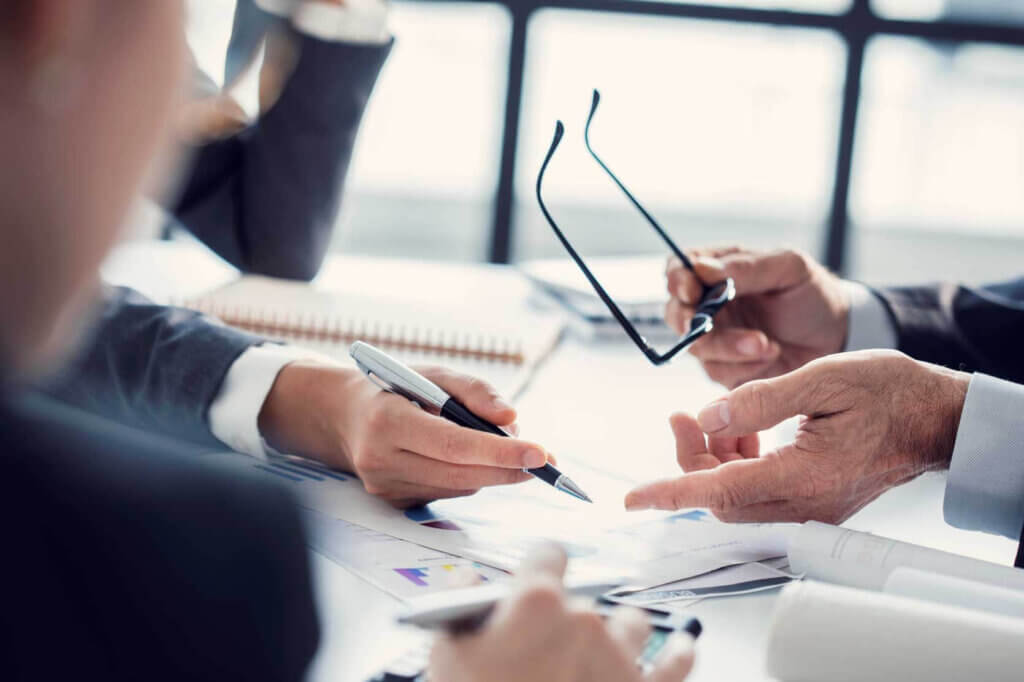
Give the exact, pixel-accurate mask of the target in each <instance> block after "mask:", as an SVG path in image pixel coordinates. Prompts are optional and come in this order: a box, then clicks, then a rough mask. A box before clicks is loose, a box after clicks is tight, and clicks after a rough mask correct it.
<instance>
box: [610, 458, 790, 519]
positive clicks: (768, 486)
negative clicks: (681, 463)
mask: <svg viewBox="0 0 1024 682" xmlns="http://www.w3.org/2000/svg"><path fill="white" fill-rule="evenodd" d="M787 474H788V471H787V470H786V465H785V463H784V460H783V458H781V457H777V456H775V457H759V458H757V459H743V460H737V461H733V462H727V463H725V464H722V465H721V466H718V467H715V468H714V469H708V470H705V471H695V472H693V473H690V474H685V475H684V476H680V477H679V478H672V479H665V480H662V481H655V482H654V483H649V484H647V485H644V486H641V487H639V488H635V489H633V490H632V491H630V493H629V496H630V497H631V498H632V499H633V501H634V503H635V504H637V505H644V508H647V509H666V510H673V511H674V510H676V509H684V508H691V507H706V508H710V509H715V510H729V509H735V508H737V507H745V506H747V505H751V504H757V503H759V502H769V501H772V500H779V499H785V498H787V497H790V496H799V492H800V490H801V489H802V488H801V487H800V486H801V485H802V484H803V481H802V479H803V477H802V476H796V477H789V476H788V475H787Z"/></svg>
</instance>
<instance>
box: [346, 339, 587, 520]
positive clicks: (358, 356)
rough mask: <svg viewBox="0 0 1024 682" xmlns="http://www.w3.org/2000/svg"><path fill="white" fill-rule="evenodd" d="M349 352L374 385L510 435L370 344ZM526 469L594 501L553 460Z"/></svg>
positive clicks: (491, 431)
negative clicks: (552, 462)
mask: <svg viewBox="0 0 1024 682" xmlns="http://www.w3.org/2000/svg"><path fill="white" fill-rule="evenodd" d="M349 354H350V355H351V356H352V359H354V360H355V361H356V364H357V365H358V366H359V369H360V370H362V371H363V373H364V374H366V376H367V377H368V378H369V379H370V380H371V381H372V382H373V383H374V384H376V385H377V386H379V387H380V388H382V389H384V390H385V391H388V392H391V393H395V394H397V395H400V396H402V397H403V398H406V399H407V400H411V401H412V402H414V403H416V404H417V405H419V406H420V407H422V408H424V409H426V410H429V411H431V412H435V413H437V414H438V415H440V416H441V417H443V418H444V419H446V420H448V421H450V422H453V423H455V424H458V425H459V426H464V427H466V428H468V429H472V430H474V431H480V432H483V433H489V434H493V435H495V436H499V437H504V438H509V437H511V434H509V433H508V432H507V431H505V430H504V429H501V428H499V427H497V426H495V425H494V424H492V423H490V422H488V421H486V420H484V419H481V418H480V417H478V416H476V415H475V414H473V412H471V411H470V410H468V409H467V408H466V407H465V406H464V405H463V404H462V403H460V402H459V401H458V400H456V399H455V398H453V397H452V396H450V395H448V394H447V393H446V392H445V391H444V390H443V389H441V387H440V386H438V385H437V384H435V383H434V382H432V381H430V380H429V379H427V378H426V377H424V376H423V375H421V374H419V373H418V372H415V371H413V370H412V369H410V368H408V367H406V366H405V365H404V364H402V363H401V362H399V361H398V360H395V359H394V358H392V357H391V356H390V355H388V354H387V353H384V352H383V351H381V350H378V349H377V348H374V347H373V346H371V345H370V344H368V343H363V342H362V341H356V342H355V343H354V344H352V347H351V349H350V350H349ZM523 471H524V472H527V473H529V474H531V475H533V476H536V477H537V478H539V479H541V480H542V481H544V482H545V483H547V484H548V485H551V486H553V487H554V488H555V489H556V490H561V491H562V492H564V493H566V494H568V495H572V496H573V497H575V498H576V499H578V500H583V501H584V502H590V501H591V499H590V498H589V497H588V496H587V494H586V493H585V492H583V489H582V488H580V487H579V486H578V485H576V483H574V482H573V480H572V479H570V478H569V477H568V476H566V475H565V474H563V473H562V472H561V471H559V470H558V469H557V468H555V466H554V465H553V464H551V463H550V462H546V461H538V462H536V463H535V464H530V463H528V464H525V465H524V466H523Z"/></svg>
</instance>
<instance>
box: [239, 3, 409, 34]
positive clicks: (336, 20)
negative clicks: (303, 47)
mask: <svg viewBox="0 0 1024 682" xmlns="http://www.w3.org/2000/svg"><path fill="white" fill-rule="evenodd" d="M255 2H256V5H257V6H259V8H260V9H262V10H263V11H265V12H269V13H270V14H275V15H277V16H290V17H291V18H292V24H293V25H294V26H295V29H296V30H297V31H300V32H302V33H305V34H307V35H310V36H313V37H314V38H319V39H320V40H327V41H335V42H349V43H371V44H380V43H385V42H387V40H388V37H389V33H388V8H387V4H386V3H385V2H384V0H347V1H346V2H345V4H344V5H334V4H330V3H326V2H315V1H314V2H309V1H307V2H298V1H296V0H255Z"/></svg>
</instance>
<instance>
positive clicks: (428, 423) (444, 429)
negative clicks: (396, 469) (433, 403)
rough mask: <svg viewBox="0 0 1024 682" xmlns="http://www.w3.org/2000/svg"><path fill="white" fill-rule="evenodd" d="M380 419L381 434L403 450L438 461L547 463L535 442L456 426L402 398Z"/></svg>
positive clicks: (515, 464) (511, 465) (527, 465)
mask: <svg viewBox="0 0 1024 682" xmlns="http://www.w3.org/2000/svg"><path fill="white" fill-rule="evenodd" d="M395 397H397V396H395ZM381 419H382V422H383V423H381V424H380V425H379V429H380V430H381V431H382V432H383V433H382V436H383V437H387V438H389V439H391V440H392V442H393V443H395V444H396V445H397V446H398V447H400V448H402V449H404V450H408V451H410V452H415V453H416V454H419V455H422V456H424V457H429V458H431V459H435V460H438V461H441V462H448V463H451V464H476V465H480V466H492V467H501V468H508V469H522V468H527V469H531V468H535V467H540V466H544V463H545V462H547V454H546V453H545V452H544V450H543V449H542V448H541V447H540V446H538V445H535V444H533V443H528V442H525V441H521V440H519V439H516V438H505V437H502V436H497V435H495V434H491V433H484V432H482V431H475V430H473V429H468V428H465V427H463V426H458V425H457V424H453V423H452V422H450V421H448V420H446V419H442V418H441V417H437V416H434V415H432V414H429V413H427V412H424V411H423V410H420V409H418V408H416V407H415V406H414V405H412V404H411V403H409V401H407V400H404V399H401V398H398V402H397V403H396V404H395V405H394V406H393V407H392V408H391V409H390V410H388V411H387V412H386V413H385V414H384V416H383V417H382V418H381Z"/></svg>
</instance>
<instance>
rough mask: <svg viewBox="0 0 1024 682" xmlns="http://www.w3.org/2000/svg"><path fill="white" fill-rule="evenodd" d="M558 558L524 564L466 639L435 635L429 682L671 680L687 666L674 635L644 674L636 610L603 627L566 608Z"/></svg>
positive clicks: (644, 626)
mask: <svg viewBox="0 0 1024 682" xmlns="http://www.w3.org/2000/svg"><path fill="white" fill-rule="evenodd" d="M564 572H565V555H564V554H563V553H561V552H560V551H554V550H553V549H546V550H542V551H538V552H536V553H535V554H534V555H532V556H531V557H530V558H528V559H527V560H526V561H525V562H524V563H523V566H522V567H521V568H520V571H519V573H518V574H517V576H516V586H515V589H514V591H513V594H512V596H510V597H509V598H508V599H507V600H506V601H504V602H502V603H501V604H500V605H499V606H498V607H497V608H496V609H495V611H494V614H493V615H492V616H491V617H490V618H489V619H488V621H487V624H486V626H485V627H484V628H483V629H482V630H481V631H480V632H478V633H475V634H472V635H462V636H453V635H445V636H442V637H441V638H440V639H439V640H438V642H437V644H435V646H434V650H433V652H432V654H431V657H430V679H431V680H437V682H478V681H479V680H487V681H488V682H535V681H536V680H543V681H544V682H574V681H576V680H579V681H583V680H586V681H587V682H602V681H604V680H607V681H609V682H611V681H614V682H641V681H642V680H650V681H656V682H679V681H680V680H682V679H683V678H685V677H686V675H687V674H688V673H689V672H690V668H691V667H693V645H692V640H690V639H689V637H688V636H686V635H681V634H680V635H674V636H673V637H672V639H670V640H669V641H668V642H667V643H666V644H665V646H664V648H663V649H662V651H661V653H660V655H659V657H658V660H657V661H656V662H655V668H654V669H653V670H652V671H651V672H650V673H648V674H647V675H644V674H642V673H641V671H640V670H639V669H638V668H637V665H636V659H637V657H638V656H639V655H640V654H641V652H642V651H643V648H644V643H645V642H646V640H647V637H648V635H649V634H650V626H649V625H648V623H647V619H646V617H645V616H643V615H642V614H641V613H640V612H639V611H636V610H634V609H627V608H622V609H618V610H616V611H615V613H614V615H613V616H612V617H611V618H609V619H608V621H607V622H605V621H603V620H602V619H601V616H599V615H598V614H597V613H594V612H593V611H590V610H581V609H578V608H574V607H573V606H571V605H570V604H568V603H567V602H566V599H565V597H564V595H563V592H562V585H561V582H562V575H563V573H564Z"/></svg>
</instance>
